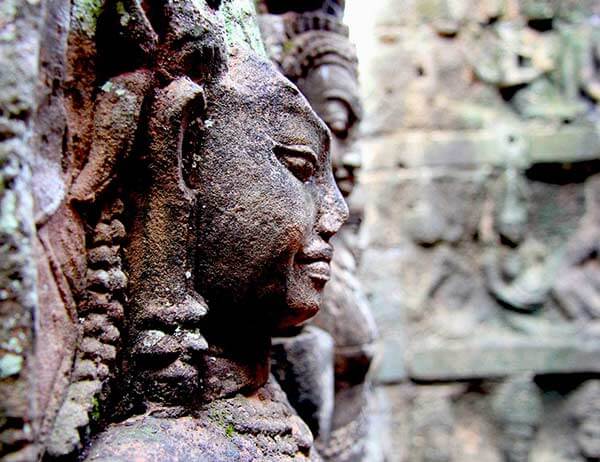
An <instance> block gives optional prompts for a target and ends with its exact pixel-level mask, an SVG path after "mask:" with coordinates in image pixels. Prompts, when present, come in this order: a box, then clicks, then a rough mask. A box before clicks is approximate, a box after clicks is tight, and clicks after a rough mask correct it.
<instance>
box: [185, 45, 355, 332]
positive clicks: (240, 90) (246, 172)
mask: <svg viewBox="0 0 600 462" xmlns="http://www.w3.org/2000/svg"><path fill="white" fill-rule="evenodd" d="M229 65H230V68H229V72H228V73H227V77H225V79H224V80H222V81H219V82H218V83H216V84H213V85H209V86H208V87H207V89H206V93H207V95H206V96H207V101H208V108H207V116H206V118H205V120H204V123H203V124H202V123H200V124H201V125H203V126H201V127H196V128H194V127H193V126H192V128H191V129H190V132H189V134H188V136H187V138H188V139H187V140H186V147H185V149H186V150H187V152H186V157H187V159H188V168H187V170H188V172H189V173H188V182H189V183H190V184H191V186H192V188H193V189H194V190H197V191H198V196H197V204H198V205H197V217H196V220H197V236H198V242H197V249H196V265H195V267H196V274H195V275H194V276H195V284H196V286H197V290H198V291H199V292H200V293H201V294H202V295H203V296H204V297H205V298H206V300H207V302H208V305H209V307H210V312H211V314H212V315H213V316H217V317H219V316H222V317H224V318H225V319H229V320H235V319H237V320H252V321H254V322H257V321H258V322H257V324H260V325H268V326H269V327H270V328H284V327H288V326H292V325H296V324H298V323H300V322H302V321H304V320H306V319H308V318H310V317H312V316H313V315H314V314H316V312H317V311H318V307H319V304H320V301H321V292H322V289H323V286H324V284H325V282H326V281H327V280H328V279H329V261H330V260H331V256H332V251H333V249H332V247H331V246H330V244H329V243H328V241H329V238H330V237H331V236H332V235H333V234H335V233H336V232H337V230H338V229H339V228H340V226H341V225H342V223H343V222H344V221H345V220H346V218H347V214H348V211H347V207H346V204H345V202H344V201H343V198H342V196H341V194H340V192H339V190H338V188H337V187H336V185H335V181H334V178H333V174H332V171H331V165H330V164H331V161H330V156H329V144H330V140H329V134H328V131H327V128H326V127H325V126H324V124H323V123H322V122H321V121H320V120H319V119H318V117H317V116H316V115H315V113H314V112H313V111H312V109H311V108H310V106H309V105H308V103H307V101H306V100H305V99H304V97H303V96H301V94H300V93H299V91H298V90H297V88H296V87H294V86H293V85H292V84H290V83H289V82H288V81H287V80H286V79H285V78H284V77H282V76H281V75H280V74H279V73H277V71H276V70H275V69H274V68H273V67H272V65H271V64H270V63H266V62H262V61H260V60H258V59H257V58H255V57H252V56H249V55H245V54H244V53H242V52H238V53H237V54H236V55H235V56H232V57H231V60H230V63H229ZM196 135H198V136H196Z"/></svg>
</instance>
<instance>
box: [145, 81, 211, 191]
mask: <svg viewBox="0 0 600 462" xmlns="http://www.w3.org/2000/svg"><path fill="white" fill-rule="evenodd" d="M205 109H206V101H205V99H204V91H203V90H202V87H201V86H200V85H198V84H197V83H195V82H193V81H192V80H191V79H190V78H188V77H180V78H178V79H176V80H174V81H173V82H171V83H170V84H169V85H168V86H167V87H165V88H163V89H162V90H159V91H158V93H157V96H156V99H155V101H154V104H153V105H152V116H151V119H150V122H149V127H148V128H149V135H150V139H151V143H150V157H151V160H150V163H151V164H152V165H151V169H152V177H153V179H154V181H159V182H162V181H173V180H175V182H174V183H170V184H176V185H177V186H178V188H179V189H182V188H184V187H185V181H184V179H183V138H184V134H185V132H186V130H187V127H188V126H189V124H190V122H191V121H195V120H196V119H197V118H199V117H200V116H201V115H202V114H203V113H204V111H205ZM184 189H187V188H184Z"/></svg>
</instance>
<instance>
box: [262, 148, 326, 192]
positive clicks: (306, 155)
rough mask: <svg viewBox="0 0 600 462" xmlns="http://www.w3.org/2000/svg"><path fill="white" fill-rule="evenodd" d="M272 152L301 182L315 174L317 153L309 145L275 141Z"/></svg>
mask: <svg viewBox="0 0 600 462" xmlns="http://www.w3.org/2000/svg"><path fill="white" fill-rule="evenodd" d="M273 152H274V153H275V156H277V159H278V160H279V162H281V163H282V164H283V165H284V166H285V167H286V168H287V169H288V170H289V171H290V172H292V175H294V176H295V177H296V178H298V179H299V180H300V181H302V182H303V183H304V182H307V181H308V180H310V179H311V178H312V177H313V175H314V174H315V171H316V169H317V155H316V154H315V152H314V151H313V150H312V149H311V148H310V147H309V146H306V145H283V144H279V143H275V145H274V146H273Z"/></svg>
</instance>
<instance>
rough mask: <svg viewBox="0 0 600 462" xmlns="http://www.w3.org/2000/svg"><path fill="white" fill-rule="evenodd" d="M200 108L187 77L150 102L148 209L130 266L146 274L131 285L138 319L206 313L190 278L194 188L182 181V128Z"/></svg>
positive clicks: (186, 318) (197, 91)
mask: <svg viewBox="0 0 600 462" xmlns="http://www.w3.org/2000/svg"><path fill="white" fill-rule="evenodd" d="M204 109H205V101H204V93H203V91H202V88H201V87H200V86H199V85H198V84H196V83H194V82H193V81H192V80H190V79H189V78H188V77H180V78H179V79H176V80H174V81H173V82H171V83H170V84H169V85H168V86H166V87H165V88H162V89H160V90H158V91H157V93H156V98H155V100H154V103H153V105H152V109H151V114H150V118H149V120H148V139H149V140H150V145H149V152H148V155H147V156H146V157H145V163H146V164H147V165H146V166H147V169H148V174H149V178H148V179H149V183H148V184H149V187H148V190H147V191H146V195H145V198H144V200H145V207H146V208H147V210H149V211H151V212H150V213H148V214H146V215H144V217H143V223H142V226H143V229H144V231H143V239H142V241H140V248H139V256H140V257H141V258H139V259H134V258H132V259H131V261H130V265H131V268H134V267H136V266H137V265H139V268H136V270H134V269H132V271H131V272H132V274H142V273H143V274H144V278H143V279H141V280H140V281H139V285H138V287H137V289H136V290H132V293H133V292H136V294H135V295H134V296H133V299H134V304H136V305H137V306H138V308H139V310H140V313H139V314H138V316H139V318H140V319H141V318H146V319H154V320H157V319H158V320H161V321H162V322H163V323H168V322H171V323H172V322H175V321H182V322H188V323H189V322H194V321H195V320H197V319H199V318H201V317H202V316H204V314H205V313H206V307H205V305H204V302H203V301H202V300H201V299H200V297H199V296H197V294H195V291H194V288H193V278H192V277H190V274H193V258H192V255H191V252H192V249H193V248H194V245H193V244H192V241H193V240H194V239H195V235H194V233H190V232H189V231H188V230H189V229H190V226H191V223H192V222H193V213H194V201H195V192H194V191H193V190H191V189H189V188H188V187H187V186H186V184H185V181H184V178H183V171H182V164H183V162H182V144H183V135H184V132H185V130H186V127H187V126H188V123H189V121H190V120H193V119H194V118H195V117H197V115H198V114H200V113H201V112H203V111H204ZM136 245H137V244H135V245H133V246H134V247H135V246H136ZM134 282H135V281H134ZM134 285H135V284H134ZM138 289H139V290H138ZM137 294H139V296H138V295H137Z"/></svg>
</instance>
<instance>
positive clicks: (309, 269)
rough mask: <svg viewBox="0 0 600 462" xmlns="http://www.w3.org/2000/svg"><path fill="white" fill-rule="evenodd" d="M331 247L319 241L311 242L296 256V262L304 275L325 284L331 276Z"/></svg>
mask: <svg viewBox="0 0 600 462" xmlns="http://www.w3.org/2000/svg"><path fill="white" fill-rule="evenodd" d="M332 257H333V247H331V245H329V244H327V243H325V242H323V241H321V242H320V243H316V244H311V245H309V246H308V247H307V248H305V249H303V250H302V251H301V252H300V254H298V255H297V256H296V262H297V263H298V265H299V266H300V267H301V268H302V269H304V271H305V272H306V275H307V276H308V277H309V278H310V279H312V280H313V281H315V282H318V283H320V284H323V285H325V283H326V282H327V281H329V278H330V277H331V266H330V262H331V258H332Z"/></svg>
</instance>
